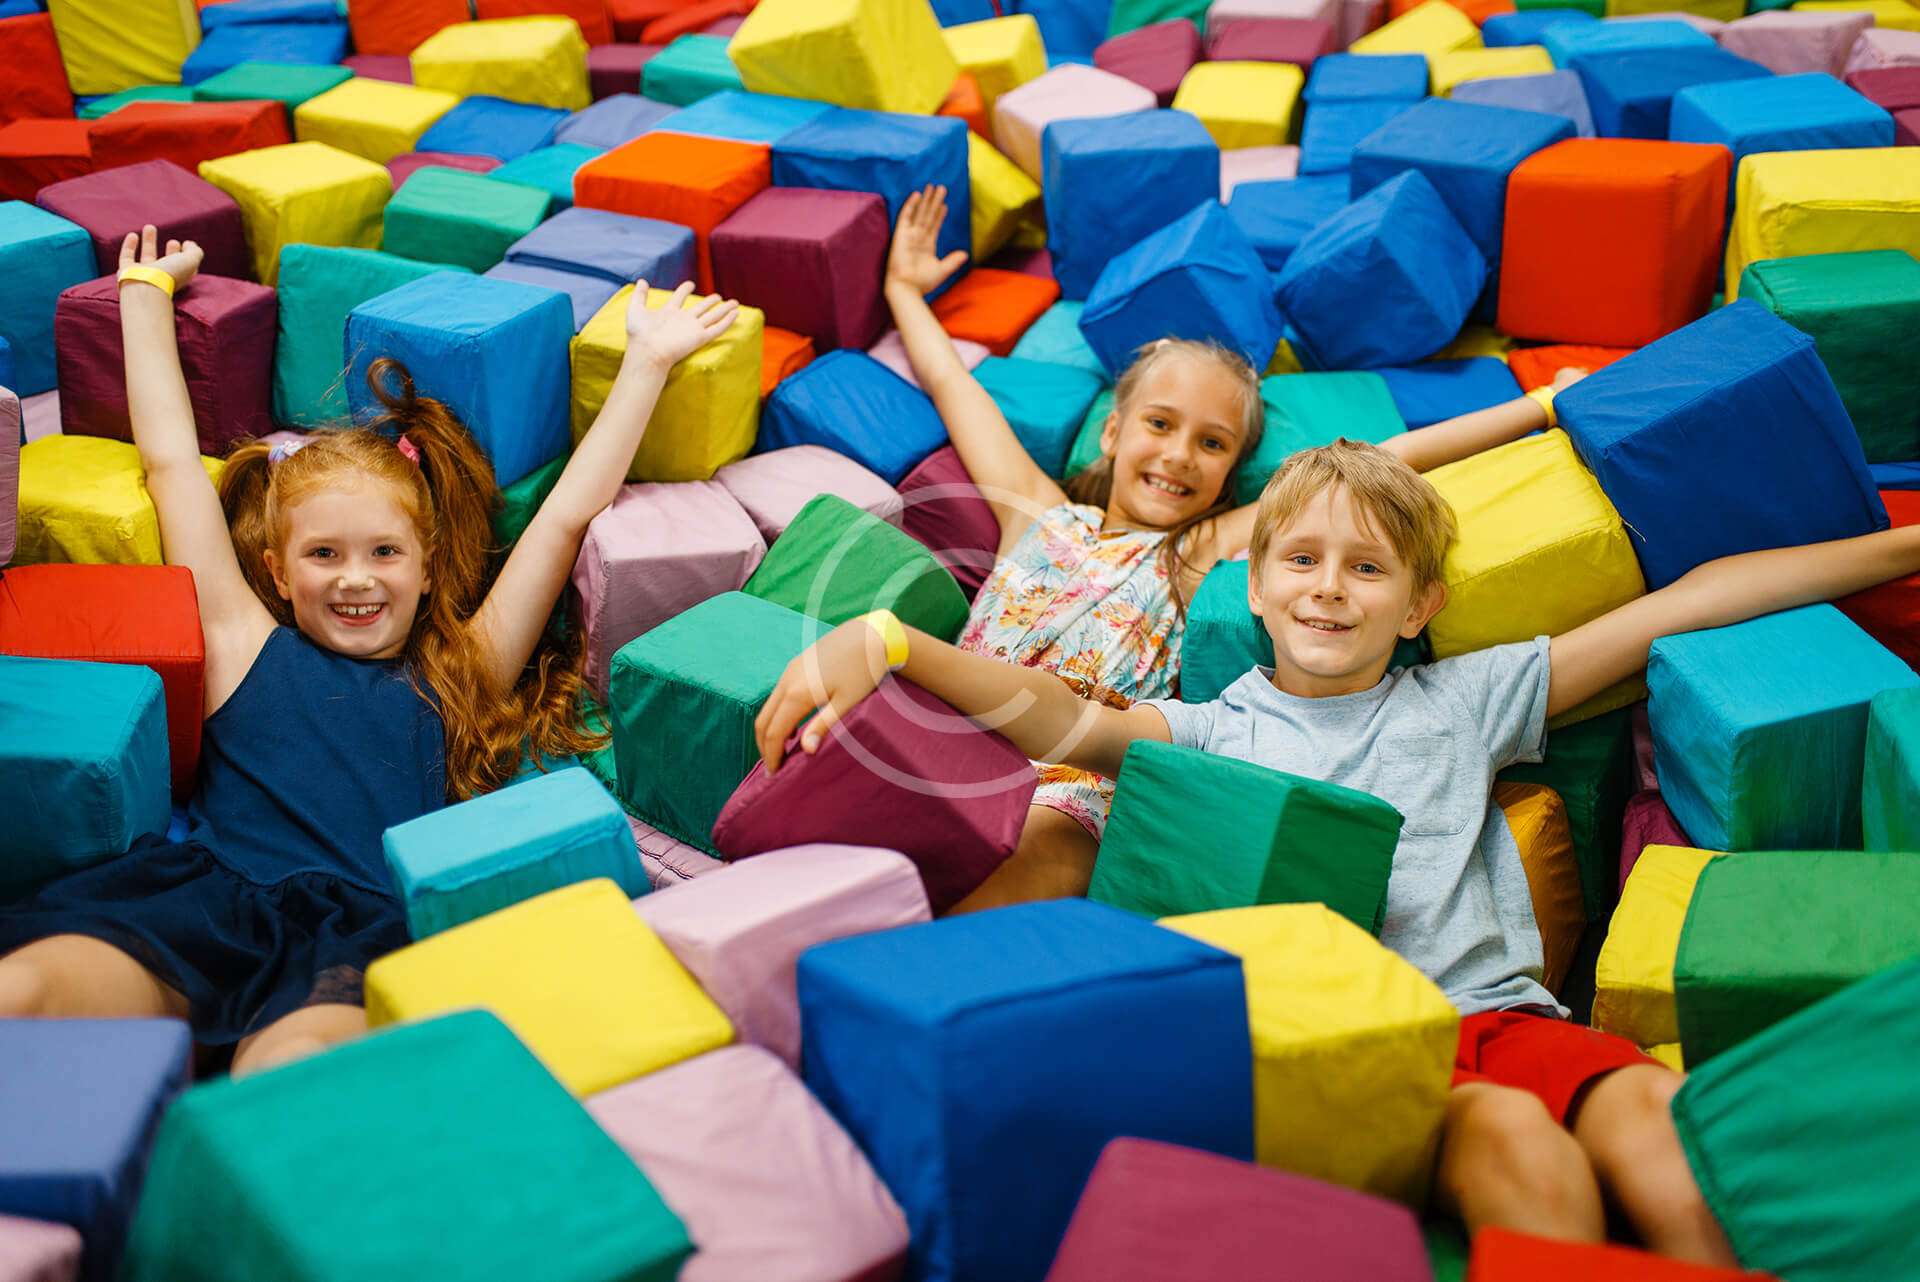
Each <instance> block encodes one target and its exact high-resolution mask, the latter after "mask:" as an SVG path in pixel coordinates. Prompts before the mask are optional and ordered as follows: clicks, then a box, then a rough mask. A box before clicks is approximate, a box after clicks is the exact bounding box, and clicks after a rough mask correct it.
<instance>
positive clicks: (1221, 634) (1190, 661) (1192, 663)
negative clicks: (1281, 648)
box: [1180, 561, 1273, 703]
mask: <svg viewBox="0 0 1920 1282" xmlns="http://www.w3.org/2000/svg"><path fill="white" fill-rule="evenodd" d="M1272 659H1273V642H1272V641H1271V640H1269V639H1268V637H1267V630H1266V628H1265V627H1263V626H1262V625H1261V623H1260V620H1259V619H1258V618H1257V617H1256V616H1255V615H1254V613H1253V611H1252V610H1251V609H1250V608H1249V607H1248V605H1247V563H1246V562H1245V561H1222V562H1220V563H1219V564H1218V565H1216V566H1214V567H1213V568H1212V569H1211V570H1208V571H1207V576H1206V578H1204V579H1202V580H1201V581H1200V586H1199V588H1198V589H1197V590H1196V591H1195V592H1194V594H1193V600H1192V601H1191V602H1190V603H1189V604H1188V606H1187V627H1186V639H1185V640H1184V641H1183V642H1182V644H1181V648H1180V698H1181V701H1182V702H1185V703H1209V702H1211V701H1213V700H1214V699H1217V698H1219V697H1220V692H1221V691H1222V690H1225V689H1226V688H1227V687H1228V686H1230V685H1232V684H1233V683H1234V682H1235V681H1238V680H1239V679H1240V678H1241V677H1243V676H1245V675H1246V674H1247V673H1248V672H1249V671H1250V670H1251V669H1252V668H1253V667H1254V666H1255V665H1256V664H1266V663H1270V662H1271V661H1272Z"/></svg>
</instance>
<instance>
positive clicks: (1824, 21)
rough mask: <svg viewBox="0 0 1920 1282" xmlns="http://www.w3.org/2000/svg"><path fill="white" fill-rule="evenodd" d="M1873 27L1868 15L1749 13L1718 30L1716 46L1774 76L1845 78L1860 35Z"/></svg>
mask: <svg viewBox="0 0 1920 1282" xmlns="http://www.w3.org/2000/svg"><path fill="white" fill-rule="evenodd" d="M1872 25H1873V15H1872V14H1871V13H1867V12H1857V13H1848V12H1839V11H1836V12H1826V13H1823V12H1818V11H1815V12H1796V11H1793V10H1788V9H1778V10H1774V11H1771V12H1767V13H1756V14H1751V15H1749V16H1748V17H1745V18H1741V19H1739V20H1738V21H1736V22H1729V23H1728V24H1727V25H1726V26H1724V27H1722V28H1721V29H1720V32H1719V35H1718V37H1717V38H1718V39H1719V41H1720V47H1721V48H1722V49H1725V50H1726V51H1727V52H1728V53H1734V54H1739V55H1740V56H1741V57H1742V58H1746V59H1748V60H1749V61H1751V62H1757V63H1759V64H1760V65H1761V66H1763V67H1765V68H1766V69H1767V70H1769V71H1771V72H1773V73H1774V74H1775V75H1778V76H1791V75H1797V74H1800V73H1802V72H1808V71H1824V72H1825V73H1826V74H1828V75H1830V76H1839V75H1843V74H1844V73H1845V72H1846V69H1847V56H1848V55H1849V54H1851V53H1852V52H1853V45H1854V42H1855V41H1856V40H1858V39H1859V38H1860V35H1861V33H1862V32H1864V31H1865V30H1866V29H1867V28H1868V27H1871V26H1872Z"/></svg>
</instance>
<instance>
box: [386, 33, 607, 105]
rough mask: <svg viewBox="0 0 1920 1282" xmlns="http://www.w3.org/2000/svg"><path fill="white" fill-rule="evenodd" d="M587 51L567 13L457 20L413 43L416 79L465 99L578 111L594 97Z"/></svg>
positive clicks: (422, 86) (421, 84)
mask: <svg viewBox="0 0 1920 1282" xmlns="http://www.w3.org/2000/svg"><path fill="white" fill-rule="evenodd" d="M586 55H587V47H586V41H585V40H584V39H583V38H582V37H581V34H580V28H579V25H578V24H577V23H575V22H573V21H571V20H570V19H566V18H554V17H534V18H496V19H493V20H490V21H487V22H462V23H455V24H452V25H449V26H446V27H443V28H442V29H440V30H439V31H437V32H435V33H434V34H433V35H431V36H429V37H427V38H426V39H425V40H423V41H422V42H421V43H420V44H418V45H417V46H415V48H414V50H413V53H412V62H413V83H414V84H416V85H418V86H420V87H421V88H422V89H440V90H445V91H446V92H448V93H452V94H456V95H458V96H460V97H462V98H466V97H475V96H482V95H484V96H487V97H492V98H505V99H507V100H508V101H510V102H524V103H531V104H533V105H534V106H540V107H559V108H561V109H563V110H566V111H579V110H580V109H581V108H583V107H585V106H587V104H588V103H589V102H590V101H592V99H591V98H590V97H589V95H588V93H587V66H586Z"/></svg>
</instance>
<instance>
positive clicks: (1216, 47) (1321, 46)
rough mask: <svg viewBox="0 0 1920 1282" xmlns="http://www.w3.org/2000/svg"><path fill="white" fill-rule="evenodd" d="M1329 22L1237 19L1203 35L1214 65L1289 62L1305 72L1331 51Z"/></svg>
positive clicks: (1208, 54) (1313, 19)
mask: <svg viewBox="0 0 1920 1282" xmlns="http://www.w3.org/2000/svg"><path fill="white" fill-rule="evenodd" d="M1335 44H1336V35H1335V32H1334V27H1333V23H1332V22H1330V21H1326V20H1324V19H1319V18H1237V19H1235V20H1233V21H1231V22H1227V23H1223V24H1220V25H1218V26H1215V27H1213V28H1212V29H1210V30H1209V31H1208V32H1207V57H1208V58H1210V59H1213V60H1214V61H1216V62H1232V61H1252V62H1290V63H1292V64H1293V65H1294V66H1296V67H1299V68H1300V69H1301V70H1303V71H1305V70H1308V69H1310V68H1311V67H1312V66H1313V64H1314V61H1315V60H1316V59H1318V58H1321V57H1323V56H1325V55H1327V54H1330V53H1332V52H1333V51H1334V47H1335Z"/></svg>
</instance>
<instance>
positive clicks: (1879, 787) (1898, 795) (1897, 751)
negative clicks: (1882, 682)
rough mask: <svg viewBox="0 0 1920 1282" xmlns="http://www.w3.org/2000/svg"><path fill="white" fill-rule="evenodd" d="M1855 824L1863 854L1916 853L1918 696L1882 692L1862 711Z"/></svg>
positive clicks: (1919, 818) (1919, 819)
mask: <svg viewBox="0 0 1920 1282" xmlns="http://www.w3.org/2000/svg"><path fill="white" fill-rule="evenodd" d="M1860 819H1861V828H1862V831H1863V833H1864V835H1865V837H1866V847H1867V849H1868V850H1903V851H1907V852H1908V853H1920V690H1911V689H1909V690H1883V691H1881V692H1880V693H1879V694H1876V695H1875V696H1873V702H1872V703H1871V704H1869V705H1868V710H1867V755H1866V763H1865V767H1864V769H1863V770H1862V772H1861V785H1860Z"/></svg>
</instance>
